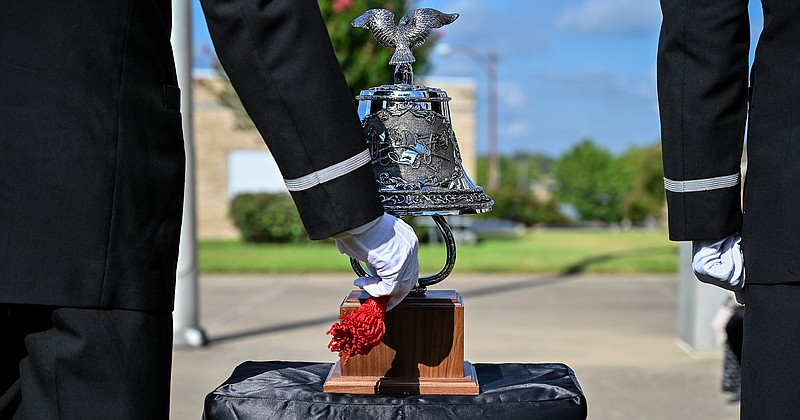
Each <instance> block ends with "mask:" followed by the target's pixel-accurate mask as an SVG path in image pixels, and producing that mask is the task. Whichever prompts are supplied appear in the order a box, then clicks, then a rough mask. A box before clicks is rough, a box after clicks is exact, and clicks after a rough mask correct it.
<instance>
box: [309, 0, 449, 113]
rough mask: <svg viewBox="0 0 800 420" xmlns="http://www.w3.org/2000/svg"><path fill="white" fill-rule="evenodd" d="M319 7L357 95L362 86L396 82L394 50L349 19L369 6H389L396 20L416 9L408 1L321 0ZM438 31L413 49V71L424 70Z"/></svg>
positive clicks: (373, 7) (368, 86) (384, 7)
mask: <svg viewBox="0 0 800 420" xmlns="http://www.w3.org/2000/svg"><path fill="white" fill-rule="evenodd" d="M318 3H319V8H320V11H321V12H322V17H323V18H324V19H325V24H326V25H327V27H328V34H329V35H330V37H331V42H332V43H333V49H334V50H335V51H336V58H338V59H339V64H341V65H342V70H344V74H345V76H346V77H347V84H348V85H349V86H350V90H351V91H352V92H353V96H354V97H355V95H358V94H359V93H360V92H361V90H362V89H367V88H370V87H373V86H379V85H385V84H391V83H394V66H390V65H389V59H390V58H391V57H392V52H393V51H392V50H391V49H389V48H385V47H383V46H381V45H380V44H378V41H376V40H375V38H374V37H373V36H372V33H371V32H370V31H369V30H367V29H363V28H353V27H352V26H351V25H350V22H352V21H353V19H355V18H357V17H358V16H360V15H361V14H362V13H364V12H365V11H367V10H369V9H387V10H390V11H391V12H392V13H394V16H395V22H398V23H399V22H400V18H402V17H403V15H405V14H406V13H407V12H409V11H410V10H412V9H413V3H414V2H411V1H407V0H319V1H318ZM435 43H436V38H435V33H434V35H431V37H430V38H428V40H427V41H426V42H425V44H423V45H422V46H421V47H419V48H415V49H414V58H416V60H417V61H416V62H414V64H413V66H414V72H415V73H417V74H420V73H423V72H424V71H425V68H426V66H427V62H428V61H427V55H428V52H429V51H430V49H431V48H432V47H433V46H434V45H435Z"/></svg>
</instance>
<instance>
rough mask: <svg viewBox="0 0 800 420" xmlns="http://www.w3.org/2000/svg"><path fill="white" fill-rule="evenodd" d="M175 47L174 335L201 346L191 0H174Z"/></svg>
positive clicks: (179, 342)
mask: <svg viewBox="0 0 800 420" xmlns="http://www.w3.org/2000/svg"><path fill="white" fill-rule="evenodd" d="M172 50H173V54H174V56H175V67H176V70H177V72H178V86H179V87H180V89H181V116H182V119H183V141H184V147H185V149H186V184H185V186H184V196H183V223H182V225H181V243H180V249H179V251H178V269H177V272H176V276H177V279H176V289H175V312H174V313H173V321H172V327H173V329H172V338H173V345H174V346H175V347H200V346H204V345H206V344H207V343H208V340H207V339H206V334H205V331H203V329H202V328H201V327H200V315H199V313H200V311H199V306H200V305H199V296H198V278H197V223H196V216H195V157H194V116H193V103H194V101H193V95H192V7H191V0H172Z"/></svg>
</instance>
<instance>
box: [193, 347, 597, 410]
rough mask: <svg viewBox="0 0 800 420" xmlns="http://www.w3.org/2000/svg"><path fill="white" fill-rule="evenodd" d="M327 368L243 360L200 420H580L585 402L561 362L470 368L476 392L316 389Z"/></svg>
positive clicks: (214, 394) (213, 394) (324, 365)
mask: <svg viewBox="0 0 800 420" xmlns="http://www.w3.org/2000/svg"><path fill="white" fill-rule="evenodd" d="M331 366H332V364H330V363H314V362H286V361H269V362H244V363H242V364H241V365H239V366H237V367H236V368H235V369H234V371H233V373H232V374H231V376H230V378H228V380H226V381H225V382H224V383H223V384H222V385H220V386H219V387H217V388H216V389H215V390H214V391H212V392H210V393H209V394H208V395H207V396H206V398H205V403H204V410H203V418H204V419H205V420H226V419H231V420H233V419H236V420H244V419H298V420H299V419H303V420H305V419H370V420H373V419H374V420H378V419H392V420H394V419H423V420H424V419H431V420H433V419H436V420H440V419H449V418H459V419H492V420H501V419H547V420H560V419H563V420H572V419H585V418H586V415H587V414H586V413H587V407H586V398H585V396H584V395H583V391H582V390H581V387H580V385H579V384H578V380H577V378H576V377H575V374H574V372H573V371H572V369H570V368H569V366H567V365H564V364H560V363H537V364H533V363H501V364H489V363H475V364H474V366H475V370H476V372H477V376H478V382H479V385H480V394H479V395H472V396H459V395H355V394H334V393H325V392H323V391H322V385H323V383H324V381H325V378H326V377H327V375H328V373H329V371H330V370H331Z"/></svg>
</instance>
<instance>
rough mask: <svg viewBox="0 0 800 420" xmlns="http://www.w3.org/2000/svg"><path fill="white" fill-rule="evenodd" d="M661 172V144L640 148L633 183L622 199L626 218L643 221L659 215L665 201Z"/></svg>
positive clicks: (623, 212) (623, 213)
mask: <svg viewBox="0 0 800 420" xmlns="http://www.w3.org/2000/svg"><path fill="white" fill-rule="evenodd" d="M663 173H664V171H663V166H662V161H661V145H660V144H658V143H655V144H653V145H651V146H648V147H645V148H643V149H641V150H640V153H639V159H638V161H637V164H636V176H635V179H634V181H633V185H632V187H631V189H630V190H629V191H628V194H626V195H625V198H624V199H623V200H622V215H623V216H624V217H625V218H626V219H628V220H631V221H632V222H643V221H645V220H646V219H648V218H656V219H658V218H659V217H660V216H661V213H662V211H663V209H664V204H665V201H666V196H665V194H664V178H663Z"/></svg>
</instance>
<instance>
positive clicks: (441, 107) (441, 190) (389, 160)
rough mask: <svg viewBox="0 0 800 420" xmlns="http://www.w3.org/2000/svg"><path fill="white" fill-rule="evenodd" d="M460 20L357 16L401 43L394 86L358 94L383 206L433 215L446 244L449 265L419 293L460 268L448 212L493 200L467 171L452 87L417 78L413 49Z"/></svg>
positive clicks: (378, 13) (417, 13)
mask: <svg viewBox="0 0 800 420" xmlns="http://www.w3.org/2000/svg"><path fill="white" fill-rule="evenodd" d="M387 13H388V15H387ZM457 17H458V15H457V14H445V13H441V12H439V11H437V10H434V9H417V10H414V11H412V12H410V13H409V14H408V15H406V16H404V17H403V19H402V20H401V21H400V25H399V26H394V19H393V15H391V12H388V11H385V10H382V9H373V10H369V11H367V12H366V13H364V14H363V15H362V16H361V17H359V18H357V19H355V20H354V21H353V26H356V27H364V28H368V29H370V30H371V31H372V32H373V34H374V35H375V38H376V39H377V40H378V41H379V42H381V44H383V45H384V46H387V47H392V48H395V54H394V56H393V57H392V61H391V62H390V64H396V65H397V66H396V68H395V74H394V79H395V80H394V82H395V83H394V84H392V85H381V86H377V87H373V88H370V89H366V90H362V91H361V94H360V95H359V96H357V97H356V98H357V99H358V101H359V104H358V113H359V117H360V118H361V123H362V126H363V128H364V134H365V136H366V140H367V145H368V147H369V151H370V155H371V158H372V167H373V170H374V172H375V180H376V181H377V182H378V188H379V193H380V196H381V200H382V201H383V206H384V208H385V209H386V211H387V212H388V213H390V214H393V215H395V216H431V217H432V218H433V219H434V221H435V222H436V224H437V226H438V227H439V230H440V231H441V233H442V236H443V237H444V243H445V245H446V247H447V261H446V262H445V265H444V267H442V270H440V271H439V273H437V274H434V275H432V276H428V277H421V278H420V280H419V284H418V287H417V288H416V289H415V292H416V293H424V291H425V288H426V287H427V286H430V285H432V284H436V283H439V282H441V281H442V280H444V278H445V277H447V276H448V275H449V274H450V271H451V270H452V269H453V266H454V265H455V240H454V239H453V234H452V231H451V230H450V227H449V225H448V224H447V222H446V221H445V219H444V216H445V215H462V214H476V213H484V212H487V211H489V210H491V208H492V204H493V201H492V199H490V198H489V196H487V195H486V193H484V191H483V189H481V188H480V187H478V186H476V185H475V184H474V183H473V182H472V181H471V180H470V178H469V176H467V174H466V172H465V171H464V168H463V166H462V163H461V153H460V152H459V149H458V144H457V143H456V135H455V133H454V132H453V127H452V125H451V123H450V107H449V105H448V102H449V101H450V97H449V96H447V92H445V91H443V90H441V89H437V88H433V87H427V86H415V85H414V83H413V75H414V74H413V70H412V67H411V63H412V62H413V61H414V57H413V55H412V54H411V50H410V48H413V47H415V46H418V45H421V44H422V43H423V42H424V38H425V37H427V36H428V35H429V34H430V31H431V29H432V28H437V27H441V26H443V25H445V24H448V23H451V22H452V21H454V20H455V19H456V18H457ZM415 36H416V38H414V37H415ZM420 37H421V38H420ZM351 263H352V265H353V269H354V270H355V271H356V273H357V274H359V275H366V272H365V271H364V270H363V268H362V267H361V265H360V264H359V263H358V262H357V261H354V260H352V261H351Z"/></svg>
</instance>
